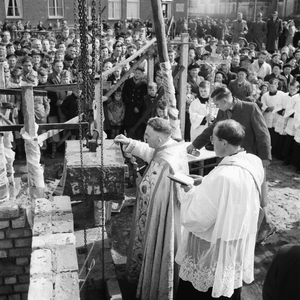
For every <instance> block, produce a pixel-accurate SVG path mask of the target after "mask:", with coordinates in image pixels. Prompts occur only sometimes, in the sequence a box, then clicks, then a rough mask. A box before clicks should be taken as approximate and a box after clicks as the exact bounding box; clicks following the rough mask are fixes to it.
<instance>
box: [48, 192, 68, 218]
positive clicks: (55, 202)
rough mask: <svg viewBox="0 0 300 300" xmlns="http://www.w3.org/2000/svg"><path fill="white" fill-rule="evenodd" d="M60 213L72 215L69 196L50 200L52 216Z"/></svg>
mask: <svg viewBox="0 0 300 300" xmlns="http://www.w3.org/2000/svg"><path fill="white" fill-rule="evenodd" d="M61 213H72V206H71V200H70V197H69V196H55V197H53V199H52V215H53V214H55V215H57V214H61Z"/></svg>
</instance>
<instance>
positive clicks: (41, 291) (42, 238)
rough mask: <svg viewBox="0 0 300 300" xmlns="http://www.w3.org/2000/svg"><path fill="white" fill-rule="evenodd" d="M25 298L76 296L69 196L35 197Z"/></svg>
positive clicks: (52, 299)
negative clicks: (27, 287) (28, 283)
mask: <svg viewBox="0 0 300 300" xmlns="http://www.w3.org/2000/svg"><path fill="white" fill-rule="evenodd" d="M32 233H33V239H32V250H33V252H32V255H31V265H30V287H29V293H28V300H36V299H37V295H38V299H39V300H58V299H59V300H65V299H68V300H69V299H72V300H77V299H79V298H80V297H79V284H78V282H79V281H78V262H77V255H76V244H75V235H74V224H73V214H72V210H71V202H70V198H69V197H66V196H60V197H53V198H52V199H50V200H48V199H37V200H36V201H35V211H34V225H33V230H32Z"/></svg>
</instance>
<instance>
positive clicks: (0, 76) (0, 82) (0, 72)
mask: <svg viewBox="0 0 300 300" xmlns="http://www.w3.org/2000/svg"><path fill="white" fill-rule="evenodd" d="M4 88H5V79H4V66H3V62H0V89H4ZM5 99H6V97H5V95H0V102H6V101H5Z"/></svg>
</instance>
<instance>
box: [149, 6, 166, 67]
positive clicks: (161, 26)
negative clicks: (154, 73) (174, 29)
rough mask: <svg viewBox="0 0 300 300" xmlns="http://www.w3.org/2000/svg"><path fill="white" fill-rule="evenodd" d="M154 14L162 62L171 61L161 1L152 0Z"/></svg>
mask: <svg viewBox="0 0 300 300" xmlns="http://www.w3.org/2000/svg"><path fill="white" fill-rule="evenodd" d="M151 4H152V12H153V21H154V22H153V23H154V26H155V33H156V39H157V50H158V56H159V61H160V62H167V61H169V56H168V49H167V38H166V30H165V22H164V17H163V14H162V9H161V1H160V0H151Z"/></svg>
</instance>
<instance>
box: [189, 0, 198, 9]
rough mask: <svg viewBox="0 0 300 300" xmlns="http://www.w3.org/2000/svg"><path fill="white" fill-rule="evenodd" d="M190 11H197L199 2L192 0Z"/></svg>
mask: <svg viewBox="0 0 300 300" xmlns="http://www.w3.org/2000/svg"><path fill="white" fill-rule="evenodd" d="M188 3H189V8H190V9H197V8H198V0H190V1H189V2H188Z"/></svg>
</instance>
